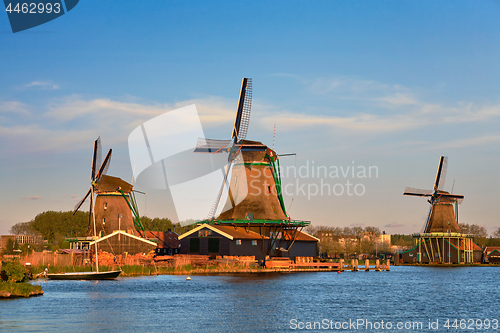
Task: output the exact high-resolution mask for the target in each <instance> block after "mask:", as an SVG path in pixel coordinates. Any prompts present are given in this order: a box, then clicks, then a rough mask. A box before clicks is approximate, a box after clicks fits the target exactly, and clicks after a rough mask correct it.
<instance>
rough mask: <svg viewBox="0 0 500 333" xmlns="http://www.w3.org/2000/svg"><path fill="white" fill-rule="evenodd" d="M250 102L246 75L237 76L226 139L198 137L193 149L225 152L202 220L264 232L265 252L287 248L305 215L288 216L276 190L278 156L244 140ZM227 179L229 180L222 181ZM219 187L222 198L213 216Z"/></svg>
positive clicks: (304, 222) (280, 192)
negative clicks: (214, 193)
mask: <svg viewBox="0 0 500 333" xmlns="http://www.w3.org/2000/svg"><path fill="white" fill-rule="evenodd" d="M251 104H252V81H251V79H248V78H243V80H242V84H241V90H240V97H239V100H238V108H237V111H236V116H235V120H234V125H233V128H232V129H231V139H230V140H211V139H200V140H199V141H198V144H197V147H196V149H195V152H196V153H212V154H216V153H227V154H228V160H227V165H226V167H225V169H224V171H223V181H222V184H221V188H220V191H219V193H218V195H217V198H216V200H215V202H214V204H213V206H212V208H211V210H210V212H209V214H208V220H207V223H211V224H219V225H234V226H238V225H240V226H245V228H247V229H248V230H252V231H255V232H257V233H259V234H261V235H262V236H263V237H269V243H268V246H267V249H266V250H265V251H264V252H265V253H266V254H268V255H269V254H275V255H278V254H279V253H281V252H288V251H289V250H290V249H291V247H292V245H293V243H294V241H295V239H296V237H297V235H298V234H299V233H300V231H301V230H302V228H303V227H305V226H307V225H309V223H310V222H308V221H296V220H291V219H290V217H289V216H288V214H287V212H286V209H285V205H284V200H283V196H282V191H281V175H280V171H279V170H280V169H279V156H278V154H276V152H275V151H274V150H273V149H271V148H269V147H267V146H266V145H264V144H263V143H261V142H258V141H250V140H246V134H247V131H248V125H249V122H250V111H251ZM228 182H229V184H228ZM224 191H227V200H226V203H225V204H224V206H223V208H222V209H221V212H220V214H219V215H218V216H217V217H215V215H216V213H217V211H218V207H219V204H220V201H221V198H222V194H223V193H224Z"/></svg>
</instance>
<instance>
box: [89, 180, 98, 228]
mask: <svg viewBox="0 0 500 333" xmlns="http://www.w3.org/2000/svg"><path fill="white" fill-rule="evenodd" d="M90 191H91V194H90V208H89V225H92V222H93V221H92V218H93V214H94V192H93V191H92V186H91V187H90ZM94 236H96V235H95V223H94Z"/></svg>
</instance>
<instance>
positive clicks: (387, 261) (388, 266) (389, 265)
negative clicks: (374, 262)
mask: <svg viewBox="0 0 500 333" xmlns="http://www.w3.org/2000/svg"><path fill="white" fill-rule="evenodd" d="M385 265H386V267H387V268H386V269H385V270H386V271H388V272H389V271H390V270H391V261H390V260H389V259H387V260H386V264H385Z"/></svg>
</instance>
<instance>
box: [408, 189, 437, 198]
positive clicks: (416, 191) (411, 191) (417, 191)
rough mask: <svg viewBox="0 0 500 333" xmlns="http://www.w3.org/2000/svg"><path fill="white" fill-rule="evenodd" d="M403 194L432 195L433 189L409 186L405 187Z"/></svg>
mask: <svg viewBox="0 0 500 333" xmlns="http://www.w3.org/2000/svg"><path fill="white" fill-rule="evenodd" d="M403 195H412V196H415V197H430V196H431V195H432V191H431V190H420V189H418V188H411V187H407V188H405V192H404V193H403Z"/></svg>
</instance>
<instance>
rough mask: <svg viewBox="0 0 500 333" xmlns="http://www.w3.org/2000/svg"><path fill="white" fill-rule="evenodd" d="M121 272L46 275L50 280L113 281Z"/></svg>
mask: <svg viewBox="0 0 500 333" xmlns="http://www.w3.org/2000/svg"><path fill="white" fill-rule="evenodd" d="M121 272H122V271H121V270H118V271H107V272H71V273H57V274H55V273H54V274H47V277H48V278H49V279H51V280H114V279H116V278H117V277H118V275H120V273H121Z"/></svg>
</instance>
